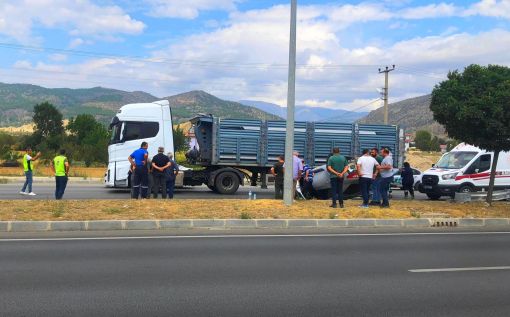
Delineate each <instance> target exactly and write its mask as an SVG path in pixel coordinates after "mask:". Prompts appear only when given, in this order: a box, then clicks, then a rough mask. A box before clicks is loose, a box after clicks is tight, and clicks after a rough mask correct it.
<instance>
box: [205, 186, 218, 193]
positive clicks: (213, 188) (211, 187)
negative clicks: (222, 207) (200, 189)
mask: <svg viewBox="0 0 510 317" xmlns="http://www.w3.org/2000/svg"><path fill="white" fill-rule="evenodd" d="M207 188H209V189H210V190H212V191H213V192H217V190H216V187H214V186H213V185H207Z"/></svg>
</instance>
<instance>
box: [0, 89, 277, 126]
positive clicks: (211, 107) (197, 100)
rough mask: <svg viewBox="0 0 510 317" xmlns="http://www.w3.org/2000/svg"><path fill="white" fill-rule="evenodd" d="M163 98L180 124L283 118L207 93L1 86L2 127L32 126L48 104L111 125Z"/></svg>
mask: <svg viewBox="0 0 510 317" xmlns="http://www.w3.org/2000/svg"><path fill="white" fill-rule="evenodd" d="M159 99H168V100H169V101H170V104H171V106H172V113H173V116H174V119H175V120H176V122H182V121H185V120H186V119H189V118H191V117H193V116H194V115H195V114H197V113H208V114H209V113H210V114H213V115H215V116H219V117H223V118H245V119H280V118H279V117H277V116H274V115H271V114H269V113H266V112H264V111H261V110H259V109H256V108H253V107H249V106H245V105H241V104H239V103H237V102H231V101H225V100H221V99H219V98H217V97H215V96H212V95H210V94H207V93H205V92H203V91H192V92H188V93H184V94H180V95H176V96H170V97H167V98H158V97H155V96H153V95H151V94H148V93H146V92H141V91H134V92H127V91H122V90H116V89H108V88H102V87H95V88H87V89H69V88H44V87H40V86H36V85H28V84H3V83H0V127H12V126H14V127H18V126H21V125H24V124H27V123H30V122H31V121H32V110H33V108H34V106H35V105H36V104H38V103H42V102H44V101H48V102H50V103H52V104H54V105H55V106H56V107H57V108H58V109H59V110H60V111H62V113H63V114H64V117H65V118H69V117H72V116H76V115H77V114H80V113H89V114H92V115H94V116H95V117H96V118H97V119H98V120H100V121H102V122H108V121H109V120H110V119H111V118H112V116H113V115H114V114H115V113H116V112H117V110H118V109H119V108H120V107H121V106H122V105H124V104H128V103H137V102H152V101H155V100H159Z"/></svg>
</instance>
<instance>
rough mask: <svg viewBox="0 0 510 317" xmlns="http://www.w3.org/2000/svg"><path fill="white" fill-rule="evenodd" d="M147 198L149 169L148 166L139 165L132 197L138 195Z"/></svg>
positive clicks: (135, 197)
mask: <svg viewBox="0 0 510 317" xmlns="http://www.w3.org/2000/svg"><path fill="white" fill-rule="evenodd" d="M140 192H141V197H142V198H147V195H148V192H149V171H148V170H147V166H137V167H136V168H135V173H134V177H133V191H132V193H133V196H132V197H131V198H134V199H138V196H140Z"/></svg>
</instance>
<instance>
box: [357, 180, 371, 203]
mask: <svg viewBox="0 0 510 317" xmlns="http://www.w3.org/2000/svg"><path fill="white" fill-rule="evenodd" d="M370 184H372V179H371V178H368V177H360V178H359V187H360V190H361V197H363V205H364V206H368V199H369V197H370Z"/></svg>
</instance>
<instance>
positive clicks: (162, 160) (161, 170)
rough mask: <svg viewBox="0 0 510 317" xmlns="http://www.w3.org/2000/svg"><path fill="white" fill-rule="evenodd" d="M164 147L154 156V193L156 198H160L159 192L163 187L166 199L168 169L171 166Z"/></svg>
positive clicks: (163, 195) (162, 194)
mask: <svg viewBox="0 0 510 317" xmlns="http://www.w3.org/2000/svg"><path fill="white" fill-rule="evenodd" d="M164 152H165V149H164V148H163V147H161V146H160V147H159V148H158V154H156V155H155V156H154V157H153V158H152V180H153V182H152V183H153V185H152V195H153V196H154V199H157V198H158V192H159V189H160V188H161V196H162V197H163V199H166V177H167V172H166V169H167V168H169V167H170V159H169V158H168V156H166V155H165V154H164Z"/></svg>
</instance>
